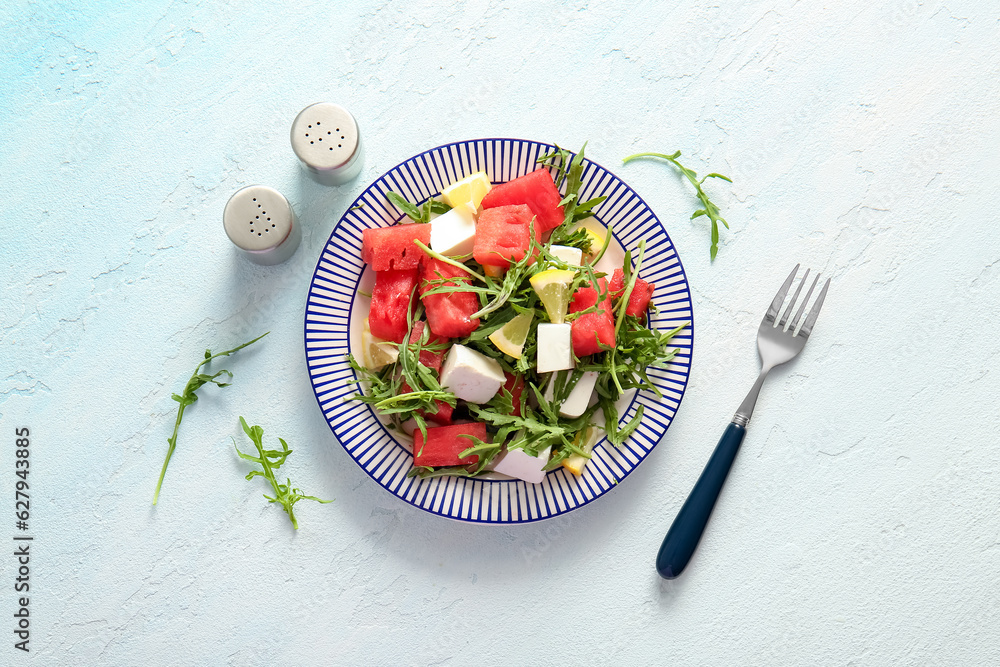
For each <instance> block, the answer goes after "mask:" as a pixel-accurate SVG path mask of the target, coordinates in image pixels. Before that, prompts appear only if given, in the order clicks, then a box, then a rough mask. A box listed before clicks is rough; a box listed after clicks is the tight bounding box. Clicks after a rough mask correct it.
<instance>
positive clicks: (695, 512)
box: [656, 264, 830, 579]
mask: <svg viewBox="0 0 1000 667" xmlns="http://www.w3.org/2000/svg"><path fill="white" fill-rule="evenodd" d="M798 270H799V265H798V264H796V265H795V268H794V269H792V272H791V273H790V274H789V275H788V278H786V279H785V282H784V284H782V286H781V289H779V290H778V293H777V294H776V295H775V296H774V300H773V301H771V305H770V307H768V309H767V312H766V313H764V319H763V320H762V321H761V323H760V327H759V328H758V329H757V350H758V351H759V352H760V362H761V364H760V365H761V370H760V375H759V376H758V377H757V381H756V382H754V385H753V388H752V389H750V393H749V394H747V397H746V398H745V399H743V403H741V404H740V407H739V409H738V410H737V411H736V415H735V416H734V417H733V421H732V423H730V424H729V426H728V427H727V428H726V432H725V433H723V434H722V438H721V439H720V440H719V444H718V445H716V447H715V452H713V454H712V458H710V459H709V460H708V464H706V465H705V469H704V470H703V471H702V473H701V477H699V478H698V482H697V483H696V484H695V485H694V489H692V490H691V495H689V496H688V498H687V500H686V501H684V505H683V507H681V511H680V512H678V513H677V517H676V518H675V519H674V522H673V524H672V525H671V526H670V530H669V531H667V536H666V537H664V538H663V544H661V545H660V551H659V553H658V554H657V555H656V571H657V572H659V573H660V576H661V577H663V578H664V579H673V578H675V577H677V576H678V575H679V574H680V573H681V572H682V571H683V570H684V568H685V567H686V566H687V564H688V561H689V560H691V554H693V553H694V550H695V547H697V546H698V541H699V540H700V539H701V535H702V533H703V532H704V531H705V525H706V524H707V523H708V517H709V516H711V514H712V508H714V507H715V501H716V500H718V498H719V493H720V492H721V491H722V485H723V483H724V482H725V481H726V477H727V476H728V475H729V469H730V468H731V467H732V465H733V460H734V459H735V458H736V453H737V452H738V451H739V449H740V444H741V443H742V442H743V436H745V435H746V427H747V424H749V423H750V416H751V415H752V414H753V408H754V405H756V404H757V395H758V394H760V388H761V386H762V385H763V384H764V378H765V377H767V374H768V373H769V372H770V370H771V369H772V368H774V367H775V366H778V365H780V364H783V363H785V362H786V361H789V360H791V359H793V358H794V357H795V356H796V355H797V354H798V353H799V352H801V351H802V348H803V347H805V344H806V341H807V340H808V339H809V334H811V333H812V329H813V326H814V325H815V324H816V318H817V317H819V311H820V308H822V307H823V300H824V299H825V298H826V291H827V289H828V288H829V287H830V280H829V279H827V281H826V282H825V283H824V284H823V289H822V290H820V293H819V296H817V297H816V302H815V303H814V304H813V307H812V308H811V309H810V310H809V315H807V316H806V319H805V322H803V323H802V326H801V327H799V326H798V324H799V321H800V320H801V319H802V314H803V313H804V312H805V309H806V304H807V303H809V298H810V297H811V296H812V293H813V290H815V289H816V285H817V284H818V283H819V274H816V276H815V277H814V278H813V281H812V284H811V285H810V286H809V291H807V292H806V296H805V298H804V299H802V301H801V302H800V303H801V305H799V308H798V310H797V311H795V317H794V318H793V319H792V320H791V322H789V319H788V318H789V317H790V316H791V314H792V312H793V310H794V309H795V304H796V302H797V301H798V298H799V295H800V294H801V292H802V287H803V285H805V284H806V281H807V280H808V279H809V269H806V272H805V274H804V275H803V276H802V280H800V281H799V285H798V287H797V288H796V290H795V293H794V294H793V295H792V298H791V300H790V301H789V302H788V305H787V306H786V307H785V309H784V311H783V312H782V308H781V306H782V304H783V303H784V302H785V296H787V295H788V289H789V288H790V287H791V286H792V282H794V280H795V274H796V273H798ZM779 313H780V314H781V317H780V318H779V317H778V315H779ZM796 329H797V330H796Z"/></svg>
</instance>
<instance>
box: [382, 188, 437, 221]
mask: <svg viewBox="0 0 1000 667" xmlns="http://www.w3.org/2000/svg"><path fill="white" fill-rule="evenodd" d="M385 198H386V199H388V200H389V201H391V202H392V203H393V205H395V207H396V208H398V209H399V210H400V211H402V212H403V213H404V214H406V215H407V216H408V217H409V218H410V219H411V220H413V221H414V222H430V220H431V215H432V214H435V213H437V214H441V213H447V212H448V211H450V210H451V206H448V205H447V204H445V203H444V202H443V201H438V200H437V199H433V198H432V199H428V200H427V201H425V202H424V203H423V205H422V206H417V205H416V204H411V203H410V202H408V201H406V199H404V198H403V196H402V195H398V194H396V193H395V192H392V191H389V192H387V193H385Z"/></svg>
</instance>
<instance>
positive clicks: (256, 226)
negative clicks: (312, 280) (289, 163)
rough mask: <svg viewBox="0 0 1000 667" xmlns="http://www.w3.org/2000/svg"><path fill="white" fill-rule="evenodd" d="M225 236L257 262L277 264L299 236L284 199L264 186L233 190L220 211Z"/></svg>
mask: <svg viewBox="0 0 1000 667" xmlns="http://www.w3.org/2000/svg"><path fill="white" fill-rule="evenodd" d="M222 222H223V225H224V226H225V229H226V235H227V236H228V237H229V239H230V240H231V241H232V242H233V243H234V244H235V245H236V247H237V248H239V249H240V250H243V251H244V252H245V253H246V254H247V256H248V258H249V259H250V260H251V261H253V262H256V263H257V264H279V263H281V262H283V261H285V260H286V259H288V258H289V257H291V256H292V253H294V252H295V249H296V248H298V246H299V241H300V240H301V238H302V233H301V231H300V230H299V226H298V224H296V222H295V214H294V213H293V212H292V207H291V205H289V203H288V200H287V199H285V197H284V196H283V195H282V194H281V193H280V192H278V191H277V190H275V189H274V188H269V187H267V186H266V185H250V186H247V187H245V188H243V189H241V190H237V191H236V192H235V193H234V194H233V196H232V197H230V199H229V202H228V203H227V204H226V209H225V211H223V213H222Z"/></svg>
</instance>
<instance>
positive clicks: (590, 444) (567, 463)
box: [563, 426, 600, 477]
mask: <svg viewBox="0 0 1000 667" xmlns="http://www.w3.org/2000/svg"><path fill="white" fill-rule="evenodd" d="M598 435H600V432H599V431H598V430H597V428H595V427H593V426H591V427H590V428H588V429H587V430H585V431H580V432H578V433H577V434H576V438H575V439H574V441H573V444H575V445H576V446H577V447H579V448H580V449H582V450H583V451H585V452H587V453H588V454H589V453H590V452H591V451H592V450H593V449H594V445H596V444H597V436H598ZM588 461H590V459H588V458H584V457H583V456H580V455H579V454H573V455H571V456H569V457H567V458H566V459H565V460H563V467H564V468H566V470H569V471H570V472H571V473H573V474H574V475H576V476H578V477H579V476H580V475H582V474H583V469H584V467H586V465H587V462H588Z"/></svg>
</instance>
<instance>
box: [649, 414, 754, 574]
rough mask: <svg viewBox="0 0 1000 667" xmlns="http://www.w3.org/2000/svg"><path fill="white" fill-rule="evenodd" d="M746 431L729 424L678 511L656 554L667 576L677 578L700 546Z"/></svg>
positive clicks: (660, 570)
mask: <svg viewBox="0 0 1000 667" xmlns="http://www.w3.org/2000/svg"><path fill="white" fill-rule="evenodd" d="M746 433H747V430H746V428H745V427H743V426H740V425H739V424H732V423H731V424H729V426H728V427H727V428H726V432H725V433H723V434H722V438H720V439H719V444H718V445H716V446H715V452H713V453H712V458H710V459H709V460H708V463H707V464H706V465H705V469H704V470H703V471H702V473H701V477H699V478H698V482H697V483H696V484H695V485H694V488H693V489H692V490H691V495H689V496H688V498H687V500H685V501H684V506H683V507H681V511H680V512H678V513H677V518H675V519H674V523H673V524H672V525H671V526H670V530H669V531H667V536H666V537H664V538H663V544H661V545H660V552H659V553H658V554H656V571H657V572H659V573H660V576H661V577H663V578H664V579H674V578H676V577H677V576H678V575H679V574H680V573H681V572H683V571H684V568H685V567H686V566H687V564H688V561H689V560H691V554H693V553H694V550H695V547H697V546H698V541H699V540H701V534H702V533H703V532H705V525H706V524H707V523H708V517H710V516H711V515H712V508H713V507H715V501H716V500H718V499H719V493H720V492H721V491H722V485H723V484H724V483H725V481H726V477H727V476H728V475H729V469H730V468H732V466H733V460H734V459H735V458H736V453H737V452H738V451H740V444H741V443H742V442H743V436H745V435H746Z"/></svg>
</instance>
